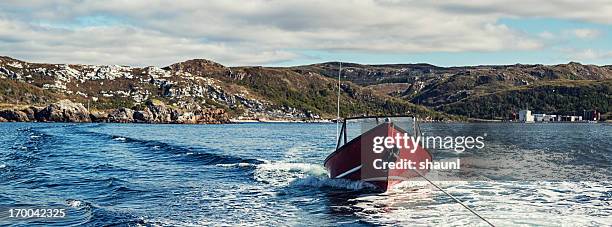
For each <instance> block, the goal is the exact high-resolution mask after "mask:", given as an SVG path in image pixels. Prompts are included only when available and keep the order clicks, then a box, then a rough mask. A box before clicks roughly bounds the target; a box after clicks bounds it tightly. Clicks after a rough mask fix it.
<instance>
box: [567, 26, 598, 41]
mask: <svg viewBox="0 0 612 227" xmlns="http://www.w3.org/2000/svg"><path fill="white" fill-rule="evenodd" d="M571 33H572V34H573V35H574V36H576V37H577V38H580V39H592V38H597V37H599V35H601V32H600V31H599V30H595V29H587V28H583V29H574V30H571Z"/></svg>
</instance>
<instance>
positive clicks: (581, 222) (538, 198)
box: [353, 181, 612, 226]
mask: <svg viewBox="0 0 612 227" xmlns="http://www.w3.org/2000/svg"><path fill="white" fill-rule="evenodd" d="M434 183H436V184H437V185H439V186H440V187H442V188H443V189H444V190H445V191H447V192H448V193H450V194H451V195H453V196H455V197H456V198H458V199H459V200H462V201H463V202H464V203H465V204H466V205H468V206H470V207H471V208H472V209H474V210H476V212H478V213H479V214H480V215H482V216H484V217H485V218H486V219H488V220H489V221H491V222H492V223H493V224H495V225H499V226H515V225H544V226H560V225H565V224H567V223H572V225H577V226H585V225H587V226H588V225H607V223H609V220H610V218H611V217H612V215H611V214H610V213H609V210H607V209H608V208H606V207H609V205H610V204H609V202H607V201H605V199H597V198H609V195H606V192H607V191H608V190H609V188H610V186H611V184H610V182H492V181H484V182H472V181H470V182H461V181H458V182H455V181H434ZM582 196H585V197H589V198H590V199H589V200H588V201H585V200H581V199H579V198H581V197H582ZM355 202H356V203H355V205H353V206H354V207H358V208H360V209H359V210H362V211H360V212H358V213H357V214H356V215H357V216H359V217H361V218H363V219H364V220H366V221H368V222H371V223H376V224H383V225H384V224H391V225H403V224H406V225H430V224H431V223H437V225H470V226H472V225H483V224H485V223H484V222H482V220H479V219H478V218H477V217H475V216H474V215H473V214H471V213H470V212H469V211H467V210H465V209H464V208H462V207H461V205H459V204H457V203H455V202H453V201H452V200H451V199H450V198H448V196H446V195H445V194H443V193H442V192H440V191H439V190H438V189H436V188H434V187H432V186H427V185H421V184H420V183H417V182H408V185H405V187H399V188H395V189H394V190H393V191H390V192H387V193H385V194H380V195H373V196H365V197H360V198H357V199H355ZM449 214H452V215H449Z"/></svg>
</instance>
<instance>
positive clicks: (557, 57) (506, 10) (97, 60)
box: [0, 0, 612, 66]
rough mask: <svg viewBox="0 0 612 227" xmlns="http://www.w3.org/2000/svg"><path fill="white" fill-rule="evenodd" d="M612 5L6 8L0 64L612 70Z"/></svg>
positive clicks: (10, 4) (111, 1)
mask: <svg viewBox="0 0 612 227" xmlns="http://www.w3.org/2000/svg"><path fill="white" fill-rule="evenodd" d="M611 31H612V3H609V2H606V1H593V2H590V3H589V4H582V3H580V2H575V1H566V0H556V1H547V2H543V3H539V4H537V5H534V4H533V3H532V2H530V1H522V0H519V1H504V0H495V1H470V2H464V1H454V0H448V1H435V2H427V1H396V0H362V1H359V0H338V1H333V2H330V1H293V0H287V1H277V0H253V1H221V0H219V1H217V0H212V1H196V0H179V1H162V0H151V1H144V0H132V1H120V0H107V1H90V0H81V1H70V0H58V1H27V2H25V1H12V0H7V1H2V2H0V55H7V56H11V57H15V58H18V59H22V60H26V61H33V62H49V63H82V64H122V65H134V66H147V65H156V66H165V65H168V64H171V63H174V62H179V61H184V60H188V59H193V58H205V59H211V60H214V61H217V62H219V63H222V64H224V65H230V66H237V65H266V66H290V65H302V64H311V63H318V62H326V61H346V62H357V63H364V64H383V63H430V64H435V65H440V66H462V65H490V64H516V63H522V64H559V63H567V62H569V61H577V62H581V63H585V64H598V65H609V64H612V46H611V45H612V44H610V43H611V42H610V40H611V39H610V35H611V34H612V32H611Z"/></svg>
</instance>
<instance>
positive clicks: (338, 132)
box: [336, 62, 342, 139]
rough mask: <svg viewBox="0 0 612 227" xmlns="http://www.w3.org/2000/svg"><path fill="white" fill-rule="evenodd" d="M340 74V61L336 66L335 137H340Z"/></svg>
mask: <svg viewBox="0 0 612 227" xmlns="http://www.w3.org/2000/svg"><path fill="white" fill-rule="evenodd" d="M340 74H342V62H340V67H339V68H338V103H337V110H338V112H337V115H336V139H339V138H340Z"/></svg>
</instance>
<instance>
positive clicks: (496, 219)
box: [0, 123, 612, 226]
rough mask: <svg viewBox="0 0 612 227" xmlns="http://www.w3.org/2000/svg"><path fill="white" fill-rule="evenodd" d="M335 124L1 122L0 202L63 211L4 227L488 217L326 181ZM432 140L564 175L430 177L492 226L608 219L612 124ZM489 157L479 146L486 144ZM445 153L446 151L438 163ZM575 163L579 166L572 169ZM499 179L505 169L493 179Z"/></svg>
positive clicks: (468, 128) (495, 130)
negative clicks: (481, 139) (468, 141)
mask: <svg viewBox="0 0 612 227" xmlns="http://www.w3.org/2000/svg"><path fill="white" fill-rule="evenodd" d="M335 129H336V126H335V125H333V124H280V123H274V124H263V123H262V124H259V123H257V124H236V125H140V124H43V123H4V124H0V135H2V136H1V137H0V208H4V210H6V208H9V207H20V206H25V207H27V206H59V207H67V209H68V216H67V218H63V219H56V220H39V219H18V220H16V219H7V217H6V215H4V216H3V215H0V225H3V224H17V225H32V224H44V225H62V226H63V225H92V226H100V225H180V226H184V225H209V224H227V225H234V224H259V225H299V224H302V225H338V224H350V225H377V224H390V225H444V226H448V225H484V224H485V223H484V222H482V221H481V220H479V219H478V218H477V217H475V216H474V215H473V214H471V213H469V212H468V211H467V210H465V209H464V208H462V207H461V206H459V205H458V204H456V203H454V202H453V201H452V200H451V199H450V198H448V197H447V196H445V195H444V194H442V193H441V192H439V191H437V190H436V189H435V188H434V187H432V186H431V185H428V184H427V183H425V182H423V181H418V182H411V183H407V184H404V185H403V186H401V187H400V188H398V189H396V190H393V191H391V192H388V193H385V194H376V193H374V192H372V191H370V190H368V186H367V185H366V184H363V183H360V182H347V181H342V180H330V179H327V175H326V172H325V169H324V168H323V167H322V161H323V160H324V159H325V157H326V156H327V155H328V154H329V153H330V152H331V151H332V150H333V148H334V147H335V143H334V139H333V138H334V136H335V134H336V131H335ZM423 130H424V131H426V132H428V133H433V134H436V133H438V134H453V133H464V132H471V133H474V134H482V133H487V134H488V138H491V139H489V140H490V142H489V144H487V146H488V150H486V152H488V153H486V155H485V157H495V158H493V159H492V160H504V159H507V158H508V157H521V158H520V160H528V159H534V160H535V161H530V162H526V161H525V162H518V164H516V165H515V166H516V169H517V170H521V171H518V173H517V174H529V172H532V171H538V170H541V168H553V169H554V170H555V171H554V172H555V173H559V174H565V175H563V179H565V180H561V181H546V180H540V181H515V180H514V181H513V180H511V179H512V178H507V175H506V174H507V172H504V171H500V172H495V171H491V172H489V173H488V174H489V176H488V177H489V178H490V179H495V180H490V181H444V182H437V183H438V184H439V185H440V186H441V187H443V188H444V189H445V190H446V191H448V192H449V193H451V194H452V195H454V196H455V197H457V198H459V199H461V200H463V201H464V202H465V203H466V204H467V205H469V206H471V207H473V209H474V210H476V211H477V212H478V213H480V214H481V215H482V216H484V217H486V218H487V219H488V220H489V221H491V222H492V223H494V224H496V225H500V226H508V225H550V226H558V225H579V226H584V225H609V224H610V223H612V206H611V203H612V183H611V182H609V181H602V180H589V181H582V180H581V177H584V176H588V174H589V173H597V174H602V175H603V176H606V175H607V176H610V173H611V172H612V167H611V163H612V150H611V146H612V142H611V141H612V140H611V138H612V126H604V125H602V124H531V125H524V124H426V125H424V126H423ZM483 152H485V151H483ZM436 156H438V157H450V156H449V154H448V153H446V152H444V151H439V152H434V157H436ZM572 169H580V170H581V173H582V175H581V174H577V175H572V174H568V172H567V171H565V172H563V171H561V170H568V171H569V172H571V170H572ZM496 173H499V174H498V175H499V176H496Z"/></svg>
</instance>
